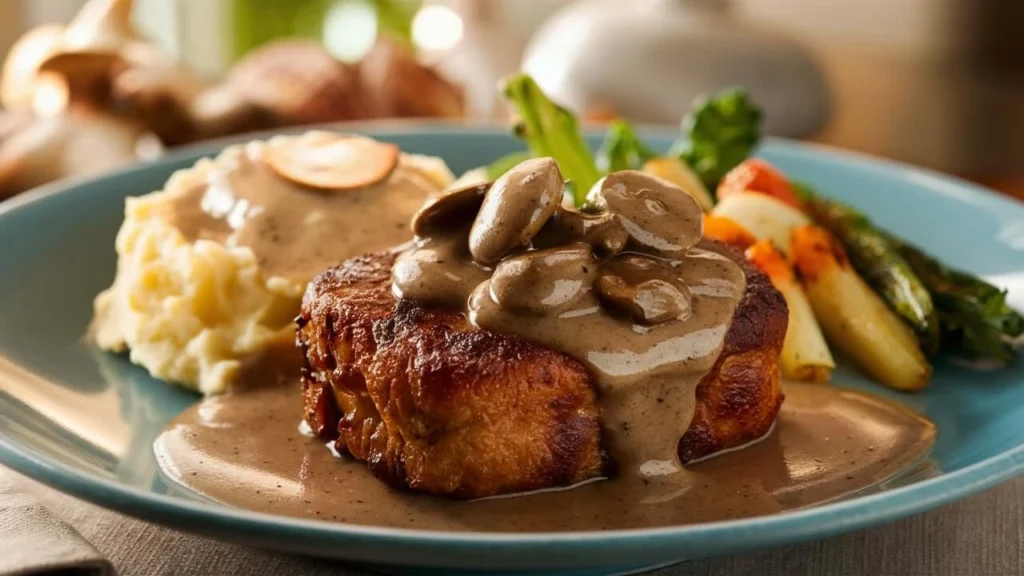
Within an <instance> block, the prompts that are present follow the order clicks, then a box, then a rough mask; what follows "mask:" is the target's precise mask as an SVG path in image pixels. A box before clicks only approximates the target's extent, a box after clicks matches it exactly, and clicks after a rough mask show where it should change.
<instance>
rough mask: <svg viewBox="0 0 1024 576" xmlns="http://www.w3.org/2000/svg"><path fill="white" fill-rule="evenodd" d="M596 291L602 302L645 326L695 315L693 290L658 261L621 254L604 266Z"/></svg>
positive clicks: (669, 267)
mask: <svg viewBox="0 0 1024 576" xmlns="http://www.w3.org/2000/svg"><path fill="white" fill-rule="evenodd" d="M594 286H595V289H596V292H597V295H598V298H599V299H600V300H601V302H602V303H603V304H604V305H605V306H607V307H609V308H611V309H613V310H618V311H620V312H622V313H625V314H628V315H629V316H630V317H632V319H633V321H635V322H638V323H640V324H644V325H654V324H661V323H663V322H668V321H670V320H674V319H685V318H687V317H689V315H690V313H691V312H692V308H691V305H692V296H691V294H690V289H689V287H687V285H686V283H685V282H683V281H682V280H681V279H680V278H679V277H678V276H677V275H676V273H675V271H674V270H673V269H672V267H671V266H670V265H669V264H667V263H664V262H662V261H660V260H658V259H655V258H652V257H648V256H644V255H640V254H620V255H619V256H617V257H615V258H613V259H611V260H609V261H608V262H606V263H605V264H604V265H602V267H601V271H600V273H599V274H598V278H597V282H596V283H595V285H594Z"/></svg>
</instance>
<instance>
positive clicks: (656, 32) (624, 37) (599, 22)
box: [523, 0, 829, 137]
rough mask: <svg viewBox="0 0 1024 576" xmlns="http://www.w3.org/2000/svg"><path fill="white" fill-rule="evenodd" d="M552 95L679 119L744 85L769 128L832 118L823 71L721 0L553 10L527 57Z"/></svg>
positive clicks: (788, 131)
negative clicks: (702, 98)
mask: <svg viewBox="0 0 1024 576" xmlns="http://www.w3.org/2000/svg"><path fill="white" fill-rule="evenodd" d="M523 70H525V71H526V72H528V73H529V74H531V75H532V76H533V77H534V78H535V79H536V80H537V82H538V84H539V85H540V86H541V88H542V89H543V90H544V91H545V92H547V93H548V94H550V95H551V96H552V97H553V98H555V99H556V100H557V101H559V102H561V103H563V104H564V105H566V106H568V107H570V108H572V109H573V110H576V111H587V110H591V109H595V108H611V109H612V110H614V111H615V112H616V113H617V114H618V115H621V116H623V117H625V118H629V119H631V120H634V121H637V122H644V123H676V122H678V121H679V120H680V119H681V118H682V116H683V114H685V113H686V111H687V110H688V109H689V107H690V103H691V102H692V101H693V99H694V98H695V97H697V96H699V95H701V94H707V93H710V92H714V91H716V90H719V89H721V88H724V87H727V86H742V87H745V88H746V89H747V90H748V91H749V92H750V94H751V96H752V97H753V98H754V100H755V101H756V102H758V103H759V104H760V105H761V106H762V107H763V109H764V112H765V129H766V131H767V132H768V133H770V134H775V135H779V136H789V137H808V136H812V135H814V134H815V133H817V132H818V131H819V130H820V129H821V128H822V127H823V126H824V124H825V122H826V120H827V119H828V108H829V107H828V88H827V86H826V83H825V79H824V77H823V75H822V72H821V69H820V68H819V67H818V65H817V64H816V63H815V61H814V60H813V59H812V58H811V56H810V55H809V54H808V52H807V51H806V50H805V49H804V48H803V47H801V46H800V45H799V44H797V43H796V42H793V41H791V40H788V39H785V38H781V37H778V36H775V35H772V34H766V33H764V32H759V31H755V30H752V29H749V28H747V27H745V26H744V25H743V24H742V23H740V22H737V21H736V20H735V19H733V18H732V17H731V16H730V14H729V10H728V3H727V2H726V1H725V0H633V1H629V2H627V1H625V0H584V1H581V2H576V3H573V4H571V5H569V6H567V7H565V8H563V9H562V10H560V11H558V12H557V13H555V14H554V15H552V16H551V18H549V19H548V20H547V21H546V22H545V23H544V24H543V25H542V26H541V28H540V29H539V30H538V31H537V33H536V34H535V35H534V37H533V38H532V39H531V41H530V43H529V45H528V47H527V49H526V53H525V57H524V60H523Z"/></svg>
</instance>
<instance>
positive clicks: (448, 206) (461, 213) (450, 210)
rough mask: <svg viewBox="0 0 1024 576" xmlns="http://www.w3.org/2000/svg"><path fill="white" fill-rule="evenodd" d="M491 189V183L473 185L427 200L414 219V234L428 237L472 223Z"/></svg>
mask: <svg viewBox="0 0 1024 576" xmlns="http://www.w3.org/2000/svg"><path fill="white" fill-rule="evenodd" d="M490 187H491V183H490V182H482V183H479V184H472V185H470V186H466V187H464V188H457V189H455V190H452V191H450V192H445V193H443V194H441V195H440V196H436V197H434V198H431V199H430V200H427V202H426V203H425V204H424V205H423V206H422V207H421V208H420V209H419V211H418V212H416V214H415V215H414V216H413V217H412V233H413V234H415V235H416V236H426V235H428V234H431V233H434V232H437V231H439V230H441V229H444V228H448V229H450V228H453V227H460V226H462V225H464V224H466V223H468V222H472V221H473V218H474V217H475V216H476V214H477V212H478V211H479V210H480V205H481V204H483V202H484V195H485V194H487V190H488V189H489V188H490Z"/></svg>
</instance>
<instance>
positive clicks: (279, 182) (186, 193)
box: [163, 132, 440, 282]
mask: <svg viewBox="0 0 1024 576" xmlns="http://www.w3.org/2000/svg"><path fill="white" fill-rule="evenodd" d="M326 134H327V133H320V132H311V133H308V134H306V135H303V136H300V137H292V136H281V137H276V138H273V139H271V140H269V141H267V142H259V141H257V142H250V143H248V144H244V145H238V146H230V147H228V148H226V149H225V150H224V151H223V152H221V153H220V155H219V156H217V158H216V159H214V160H201V161H200V162H199V163H197V164H196V166H195V168H193V169H190V170H185V171H181V172H179V173H177V174H175V175H174V176H172V177H171V179H170V180H169V181H168V183H167V187H166V190H167V194H169V196H170V201H169V202H168V203H167V205H166V210H165V213H164V215H163V216H164V218H165V220H166V221H167V222H169V223H170V224H171V225H172V226H174V227H175V228H176V229H178V231H180V232H181V233H182V235H184V236H185V237H186V238H187V239H188V240H191V241H194V240H200V239H207V240H213V241H216V242H219V243H222V244H224V245H227V246H246V247H248V248H250V249H252V251H253V253H254V254H255V255H256V258H257V261H258V262H259V265H260V269H261V271H262V272H263V273H264V275H266V276H267V277H281V278H286V279H289V280H296V281H301V282H306V281H308V280H309V279H310V278H312V277H313V276H315V275H317V274H319V273H320V272H322V271H323V270H325V269H327V268H329V267H331V266H334V265H335V264H337V263H338V262H341V261H342V260H345V259H346V258H349V257H352V256H355V255H357V254H362V253H364V252H372V251H377V250H384V249H387V248H391V247H393V246H397V245H400V244H402V243H404V242H406V241H408V240H409V237H410V233H409V219H410V218H411V217H412V216H413V214H415V213H416V210H417V209H418V208H419V207H420V206H421V205H422V204H423V202H424V201H425V200H426V199H427V198H428V197H429V196H430V195H432V194H435V193H437V192H440V187H439V186H438V185H437V183H435V182H434V181H433V180H432V179H431V178H430V177H429V176H428V175H426V174H425V173H423V172H422V171H420V170H418V169H415V168H413V167H410V166H407V165H405V164H404V162H399V165H398V166H397V167H396V168H395V169H394V171H393V172H391V173H390V175H389V176H387V178H385V179H384V180H383V181H380V182H377V183H373V184H370V185H367V186H364V187H361V188H357V189H351V190H323V189H317V188H315V187H312V186H303V185H301V184H298V183H296V182H295V181H294V180H291V179H288V178H285V177H283V176H282V175H281V174H279V173H278V172H276V171H275V170H274V169H273V168H272V167H271V165H270V164H269V163H268V162H267V154H268V153H269V150H270V149H271V148H272V147H274V146H287V145H289V143H290V142H293V141H301V140H299V139H309V138H313V137H318V136H324V135H326ZM332 136H333V135H332ZM352 138H360V137H352ZM314 144H316V142H314ZM307 145H308V144H307ZM324 145H325V146H327V145H329V144H328V143H327V142H325V143H324Z"/></svg>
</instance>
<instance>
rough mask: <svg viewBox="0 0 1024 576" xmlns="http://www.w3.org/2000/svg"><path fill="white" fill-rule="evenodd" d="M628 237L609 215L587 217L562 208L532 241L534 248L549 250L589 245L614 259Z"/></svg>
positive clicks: (587, 214) (599, 252)
mask: <svg viewBox="0 0 1024 576" xmlns="http://www.w3.org/2000/svg"><path fill="white" fill-rule="evenodd" d="M628 239H629V234H627V233H626V229H625V228H623V227H622V225H621V224H620V223H619V221H618V218H617V217H616V216H615V215H614V214H612V213H610V212H601V213H597V214H590V213H586V212H580V211H578V210H573V209H571V208H566V207H564V206H559V207H558V209H557V210H555V214H554V216H552V217H551V219H550V220H548V222H547V224H545V225H544V228H542V229H541V231H540V233H538V234H537V236H536V237H534V239H533V246H534V247H535V248H551V247H554V246H561V245H563V244H568V243H571V242H583V243H584V244H589V245H590V246H591V248H593V249H594V252H595V253H596V254H597V255H599V256H601V257H603V258H607V257H609V256H614V255H615V254H618V253H619V252H621V251H622V249H623V248H625V246H626V241H627V240H628Z"/></svg>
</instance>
